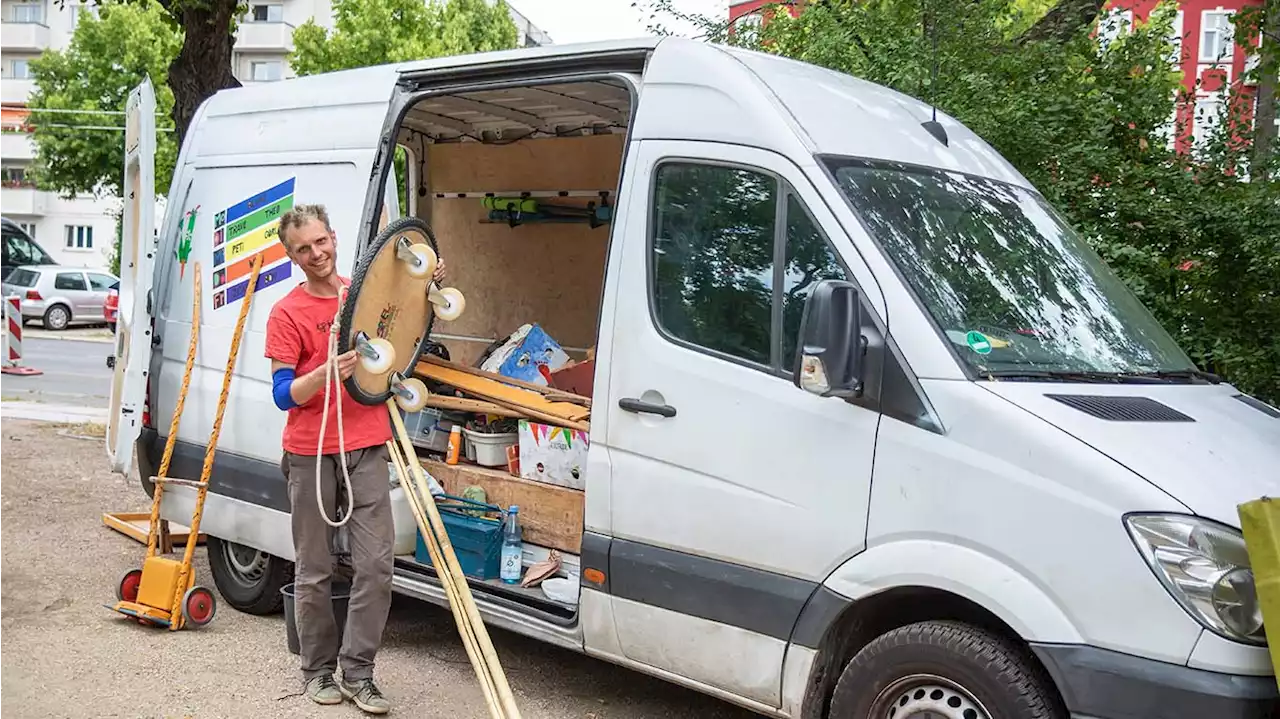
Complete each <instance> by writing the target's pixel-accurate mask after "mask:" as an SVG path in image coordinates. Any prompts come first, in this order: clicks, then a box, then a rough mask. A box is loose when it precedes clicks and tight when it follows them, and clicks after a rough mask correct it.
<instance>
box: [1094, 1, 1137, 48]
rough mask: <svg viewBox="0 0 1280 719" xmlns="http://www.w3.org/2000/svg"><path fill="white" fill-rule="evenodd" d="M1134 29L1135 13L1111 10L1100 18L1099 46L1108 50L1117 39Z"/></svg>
mask: <svg viewBox="0 0 1280 719" xmlns="http://www.w3.org/2000/svg"><path fill="white" fill-rule="evenodd" d="M1132 29H1133V11H1132V10H1117V9H1116V8H1111V9H1110V10H1107V11H1106V12H1104V13H1103V14H1102V16H1101V17H1099V18H1098V45H1100V46H1101V47H1102V49H1104V50H1105V49H1107V46H1109V45H1110V44H1111V43H1112V42H1114V41H1115V39H1116V38H1118V37H1120V36H1121V35H1127V34H1128V33H1129V31H1130V30H1132Z"/></svg>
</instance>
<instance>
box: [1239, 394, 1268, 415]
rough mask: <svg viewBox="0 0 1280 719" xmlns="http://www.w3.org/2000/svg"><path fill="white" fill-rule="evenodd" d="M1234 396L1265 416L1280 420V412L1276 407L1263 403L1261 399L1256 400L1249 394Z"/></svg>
mask: <svg viewBox="0 0 1280 719" xmlns="http://www.w3.org/2000/svg"><path fill="white" fill-rule="evenodd" d="M1232 396H1233V397H1235V398H1236V399H1238V400H1240V401H1241V402H1244V403H1245V404H1247V405H1249V406H1250V407H1252V408H1254V409H1256V410H1258V411H1259V412H1261V413H1263V414H1265V415H1269V416H1272V417H1275V418H1276V419H1280V410H1277V409H1276V408H1275V407H1272V406H1271V405H1269V404H1267V403H1266V402H1263V401H1262V400H1260V399H1254V398H1253V397H1250V396H1249V395H1247V394H1237V395H1232Z"/></svg>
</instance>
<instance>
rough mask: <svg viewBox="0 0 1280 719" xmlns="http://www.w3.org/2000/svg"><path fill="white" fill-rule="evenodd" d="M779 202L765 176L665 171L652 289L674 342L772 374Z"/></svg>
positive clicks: (727, 170)
mask: <svg viewBox="0 0 1280 719" xmlns="http://www.w3.org/2000/svg"><path fill="white" fill-rule="evenodd" d="M777 197H778V181H777V180H776V179H775V178H773V177H772V176H769V175H766V174H764V173H760V172H752V171H750V170H743V169H738V168H732V167H722V166H716V165H703V164H694V163H685V162H672V163H665V164H663V165H661V166H659V167H658V169H657V181H656V185H655V188H654V201H655V208H654V210H655V215H654V236H653V245H652V252H653V258H652V275H651V280H650V281H651V282H652V292H653V296H654V310H655V312H656V315H657V321H658V324H659V325H660V326H661V327H662V328H663V329H664V330H666V332H667V333H668V334H670V335H673V336H674V337H675V338H676V339H679V340H683V341H684V342H688V343H691V344H694V345H698V346H700V347H705V348H707V349H710V350H714V351H716V352H720V353H723V354H726V355H730V356H732V357H735V358H738V359H742V360H746V361H748V362H751V363H753V364H759V365H763V366H765V367H768V366H770V350H771V348H772V340H771V327H772V315H773V279H774V259H773V258H774V234H775V227H776V216H777V206H778V203H777Z"/></svg>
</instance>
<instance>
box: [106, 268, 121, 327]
mask: <svg viewBox="0 0 1280 719" xmlns="http://www.w3.org/2000/svg"><path fill="white" fill-rule="evenodd" d="M119 312H120V281H119V280H116V281H115V282H114V283H113V284H112V285H111V286H110V287H108V288H107V299H106V301H105V302H103V303H102V318H103V319H105V320H106V321H107V324H108V325H110V326H111V330H112V331H115V328H116V315H117V314H119Z"/></svg>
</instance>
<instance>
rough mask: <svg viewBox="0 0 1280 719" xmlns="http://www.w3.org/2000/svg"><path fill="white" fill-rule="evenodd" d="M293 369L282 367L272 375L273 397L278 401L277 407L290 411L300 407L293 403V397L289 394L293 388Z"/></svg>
mask: <svg viewBox="0 0 1280 719" xmlns="http://www.w3.org/2000/svg"><path fill="white" fill-rule="evenodd" d="M293 378H294V373H293V368H292V367H281V368H280V369H278V370H276V371H275V372H274V373H272V375H271V396H272V397H274V398H275V400H276V406H277V407H279V408H280V409H284V410H288V409H293V408H294V407H297V406H298V403H297V402H294V401H293V395H291V394H289V389H290V388H292V387H293Z"/></svg>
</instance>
